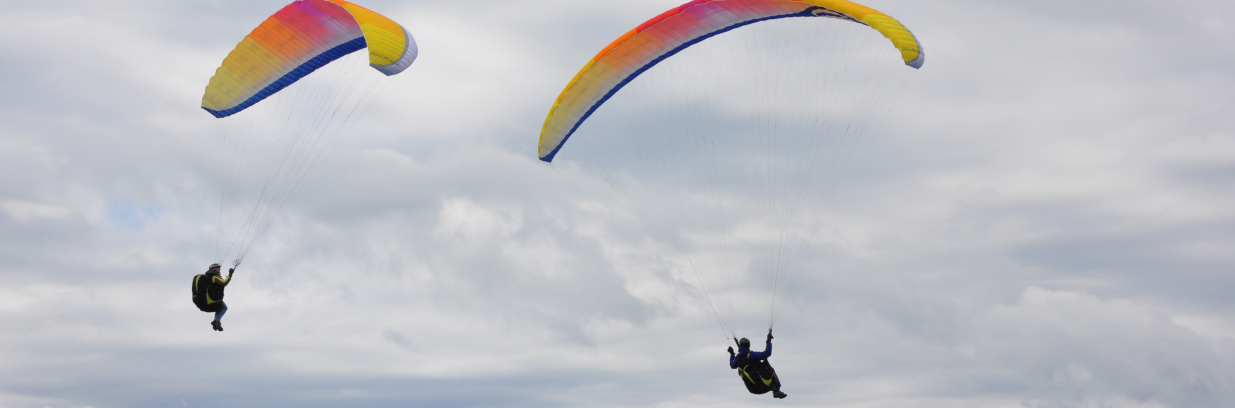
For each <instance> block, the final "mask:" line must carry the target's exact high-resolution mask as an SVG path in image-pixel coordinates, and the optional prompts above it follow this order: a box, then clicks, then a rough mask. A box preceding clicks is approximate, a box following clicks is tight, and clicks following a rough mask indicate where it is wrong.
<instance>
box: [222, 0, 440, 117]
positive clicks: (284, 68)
mask: <svg viewBox="0 0 1235 408" xmlns="http://www.w3.org/2000/svg"><path fill="white" fill-rule="evenodd" d="M366 47H367V48H369V64H370V65H371V66H372V67H373V68H374V69H377V70H378V71H381V72H382V73H384V74H386V75H395V74H398V73H400V72H403V70H405V69H407V67H408V66H410V65H411V64H412V62H413V61H414V60H415V59H416V55H417V51H418V50H417V47H416V41H415V40H414V39H413V38H412V36H411V35H409V34H408V33H407V31H406V30H405V29H404V28H403V27H402V26H400V25H399V24H398V23H395V22H394V21H391V20H390V19H388V18H386V17H384V16H382V15H380V14H377V13H374V12H372V11H369V10H368V9H365V8H364V7H360V6H357V5H355V4H352V3H349V2H346V1H342V0H298V1H296V2H293V3H292V4H289V5H287V6H286V7H283V9H281V10H279V11H278V12H277V13H275V14H274V15H272V16H270V18H267V19H266V21H264V22H262V24H261V25H259V26H258V27H257V28H256V29H254V30H253V32H252V33H249V35H247V36H245V38H244V40H241V41H240V44H238V45H237V46H236V49H235V50H232V52H231V53H230V54H228V56H227V58H226V59H224V60H223V64H222V65H221V66H220V67H219V68H218V69H217V70H216V71H215V75H214V77H212V78H210V84H209V85H208V86H207V87H206V94H205V95H204V96H202V109H205V110H206V111H207V112H210V114H212V115H214V116H215V117H217V118H224V117H227V116H231V115H234V114H236V113H238V112H240V111H243V110H245V109H246V108H248V107H250V106H253V105H254V104H256V103H258V102H261V101H262V100H263V99H266V98H268V97H270V96H271V95H274V94H275V93H277V92H279V91H280V90H282V89H283V88H286V87H287V86H289V85H291V84H293V83H295V82H296V81H298V80H300V79H301V78H304V77H305V76H306V75H309V74H310V73H313V71H316V70H317V69H318V68H321V67H323V66H325V65H326V64H329V63H331V62H333V61H335V60H337V59H339V58H342V57H343V56H345V55H348V54H351V53H353V52H356V51H358V50H361V49H364V48H366Z"/></svg>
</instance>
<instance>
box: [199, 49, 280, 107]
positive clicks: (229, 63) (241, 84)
mask: <svg viewBox="0 0 1235 408" xmlns="http://www.w3.org/2000/svg"><path fill="white" fill-rule="evenodd" d="M278 60H279V59H278V57H277V56H276V55H275V54H274V53H271V52H270V51H269V50H267V49H266V48H265V47H262V45H261V44H258V43H257V41H255V40H254V39H253V38H251V37H248V36H246V37H244V39H243V40H241V41H240V44H237V45H236V49H235V50H232V52H231V54H228V56H227V58H225V59H224V60H223V64H222V65H221V66H219V69H218V70H217V71H216V73H215V77H214V78H211V79H210V84H209V85H207V92H206V95H207V96H211V95H212V94H214V95H218V99H215V98H209V100H203V101H202V102H203V103H202V106H205V107H207V108H211V109H215V108H214V107H211V106H210V105H213V106H216V107H226V106H230V105H234V104H236V103H239V102H240V98H243V97H247V95H243V93H244V92H246V91H247V90H250V89H253V87H254V85H258V84H262V83H263V82H270V81H273V79H271V77H272V76H274V75H275V74H276V73H278V68H279V67H277V66H274V65H272V64H270V63H265V64H263V63H262V62H274V61H278ZM211 91H214V92H211ZM208 103H209V105H208Z"/></svg>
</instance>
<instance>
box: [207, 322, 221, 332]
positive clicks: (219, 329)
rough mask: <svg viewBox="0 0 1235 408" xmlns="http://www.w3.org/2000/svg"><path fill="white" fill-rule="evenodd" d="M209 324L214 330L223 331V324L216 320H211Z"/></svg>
mask: <svg viewBox="0 0 1235 408" xmlns="http://www.w3.org/2000/svg"><path fill="white" fill-rule="evenodd" d="M210 326H211V327H214V331H223V324H222V323H219V321H218V320H211V321H210Z"/></svg>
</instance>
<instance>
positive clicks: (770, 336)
mask: <svg viewBox="0 0 1235 408" xmlns="http://www.w3.org/2000/svg"><path fill="white" fill-rule="evenodd" d="M768 341H772V329H768Z"/></svg>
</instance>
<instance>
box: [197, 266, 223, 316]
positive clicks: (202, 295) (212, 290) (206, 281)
mask: <svg viewBox="0 0 1235 408" xmlns="http://www.w3.org/2000/svg"><path fill="white" fill-rule="evenodd" d="M192 290H193V304H194V305H196V306H197V308H198V309H202V310H203V311H205V308H206V307H207V306H208V305H210V304H211V303H210V302H209V301H211V300H213V301H214V302H215V303H217V302H219V301H221V300H223V285H219V284H216V283H214V277H212V276H208V275H205V274H200V275H197V276H194V277H193V287H192Z"/></svg>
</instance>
